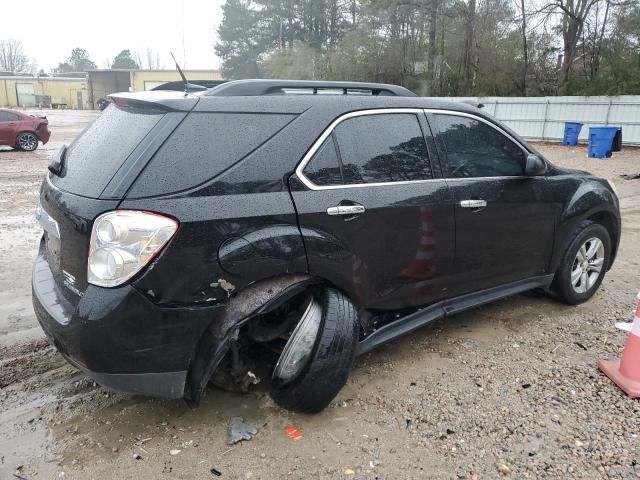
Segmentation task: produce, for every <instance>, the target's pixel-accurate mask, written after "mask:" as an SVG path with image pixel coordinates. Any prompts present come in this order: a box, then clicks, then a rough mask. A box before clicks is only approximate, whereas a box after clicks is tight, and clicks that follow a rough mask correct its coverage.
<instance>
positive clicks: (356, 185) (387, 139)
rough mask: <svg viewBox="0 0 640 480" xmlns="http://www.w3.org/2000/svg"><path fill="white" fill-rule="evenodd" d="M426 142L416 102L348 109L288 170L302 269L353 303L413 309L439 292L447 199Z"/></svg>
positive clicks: (445, 255) (449, 208)
mask: <svg viewBox="0 0 640 480" xmlns="http://www.w3.org/2000/svg"><path fill="white" fill-rule="evenodd" d="M425 134H426V135H425ZM431 141H432V140H431V135H430V132H429V130H428V126H427V124H426V122H425V117H424V113H423V112H422V111H421V110H417V109H416V110H414V109H384V110H368V111H359V112H352V113H349V114H346V115H344V116H342V117H340V118H338V119H337V120H336V121H335V122H334V123H333V124H332V125H331V126H330V127H329V128H328V129H327V130H326V131H325V132H324V133H323V134H322V135H321V137H320V138H319V139H318V141H317V142H316V143H315V144H314V146H313V147H312V148H311V150H310V151H309V152H308V153H307V155H306V156H305V157H304V159H303V160H302V162H301V164H300V165H299V166H298V168H297V170H296V174H295V176H294V177H292V178H291V181H290V183H291V189H292V195H293V199H294V203H295V205H296V210H297V211H298V215H299V222H300V227H301V231H302V235H303V238H304V241H305V247H306V249H307V256H308V261H309V270H310V272H311V273H312V274H314V275H318V276H320V277H323V278H329V279H331V280H332V281H334V282H335V283H336V284H338V286H339V287H340V288H343V289H344V290H346V291H348V292H349V293H350V294H351V295H352V296H353V297H354V298H355V299H356V301H357V302H358V304H359V305H361V306H364V307H369V308H390V309H399V308H404V307H415V306H418V305H424V304H428V303H431V302H433V301H435V300H437V299H439V298H441V297H442V296H443V295H445V294H446V292H445V290H444V289H445V285H446V280H447V275H448V273H449V270H450V266H451V261H452V256H453V229H454V219H453V205H452V203H451V199H450V198H449V191H448V189H447V186H446V184H445V182H444V180H443V179H442V178H440V173H439V170H438V162H437V158H436V157H435V155H436V154H435V149H434V148H433V146H432V144H431ZM428 145H430V146H428Z"/></svg>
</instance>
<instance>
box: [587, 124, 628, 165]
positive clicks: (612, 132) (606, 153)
mask: <svg viewBox="0 0 640 480" xmlns="http://www.w3.org/2000/svg"><path fill="white" fill-rule="evenodd" d="M621 131H622V127H589V157H590V158H605V157H610V156H611V151H612V150H613V146H614V145H613V142H614V139H615V138H616V135H618V132H621ZM620 138H621V137H620Z"/></svg>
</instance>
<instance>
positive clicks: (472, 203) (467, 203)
mask: <svg viewBox="0 0 640 480" xmlns="http://www.w3.org/2000/svg"><path fill="white" fill-rule="evenodd" d="M460 206H461V207H462V208H484V207H486V206H487V201H486V200H461V201H460Z"/></svg>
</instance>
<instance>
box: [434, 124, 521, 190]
mask: <svg viewBox="0 0 640 480" xmlns="http://www.w3.org/2000/svg"><path fill="white" fill-rule="evenodd" d="M434 116H435V117H436V121H437V123H438V128H439V130H440V134H441V136H442V139H443V140H444V144H445V148H446V150H447V163H448V166H449V177H450V178H472V177H502V176H519V175H524V174H525V173H524V167H525V162H526V154H525V152H524V151H523V150H522V148H520V146H518V145H517V144H515V143H514V142H513V141H512V140H511V139H509V138H508V137H506V136H505V135H504V134H502V133H501V132H499V131H498V130H496V129H495V128H493V127H491V126H489V125H487V124H485V123H484V122H481V121H479V120H474V119H473V118H468V117H460V116H457V115H443V114H436V115H434Z"/></svg>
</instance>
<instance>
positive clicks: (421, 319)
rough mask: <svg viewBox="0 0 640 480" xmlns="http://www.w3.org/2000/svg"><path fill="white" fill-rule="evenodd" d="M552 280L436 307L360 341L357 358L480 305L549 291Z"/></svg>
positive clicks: (487, 292) (481, 293)
mask: <svg viewBox="0 0 640 480" xmlns="http://www.w3.org/2000/svg"><path fill="white" fill-rule="evenodd" d="M552 280H553V274H551V275H543V276H539V277H531V278H527V279H524V280H518V281H517V282H511V283H507V284H504V285H500V286H498V287H492V288H488V289H486V290H481V291H479V292H474V293H468V294H466V295H461V296H459V297H455V298H451V299H448V300H443V301H441V302H437V303H434V304H433V305H430V306H428V307H425V308H423V309H421V310H418V311H417V312H414V313H412V314H410V315H407V316H406V317H402V318H400V319H398V320H396V321H394V322H392V323H389V324H387V325H385V326H384V327H382V328H379V329H378V330H376V331H375V332H373V333H372V334H371V335H369V336H368V337H366V338H365V339H363V340H361V341H360V343H359V344H358V350H357V352H356V355H363V354H365V353H367V352H370V351H371V350H373V349H374V348H377V347H379V346H380V345H384V344H385V343H387V342H390V341H391V340H394V339H396V338H398V337H399V336H401V335H405V334H407V333H410V332H413V331H414V330H416V329H418V328H420V327H422V326H424V325H426V324H428V323H431V322H433V321H434V320H438V319H439V318H442V317H445V316H449V315H454V314H456V313H460V312H464V311H465V310H469V309H470V308H474V307H479V306H480V305H485V304H487V303H491V302H494V301H496V300H500V299H501V298H505V297H510V296H512V295H516V294H518V293H522V292H526V291H527V290H532V289H534V288H548V287H549V286H550V285H551V282H552Z"/></svg>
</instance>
